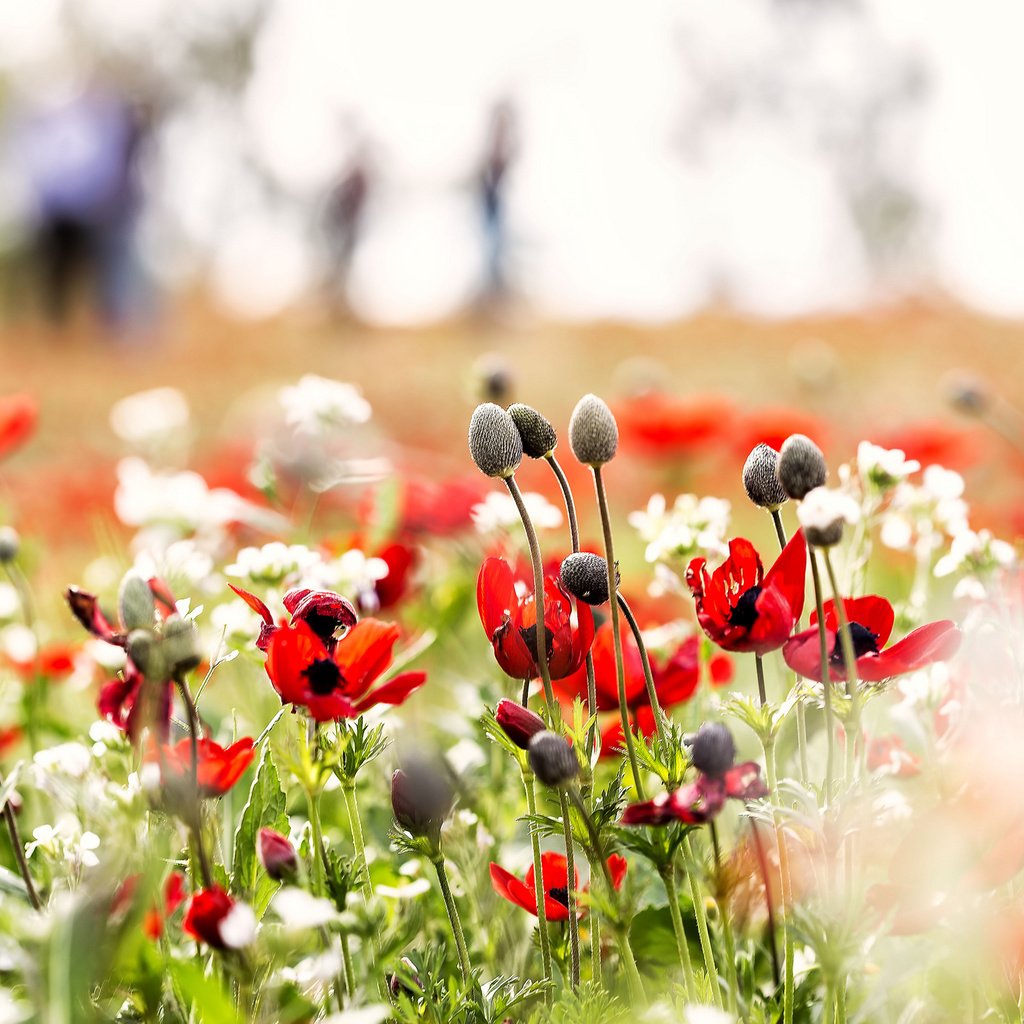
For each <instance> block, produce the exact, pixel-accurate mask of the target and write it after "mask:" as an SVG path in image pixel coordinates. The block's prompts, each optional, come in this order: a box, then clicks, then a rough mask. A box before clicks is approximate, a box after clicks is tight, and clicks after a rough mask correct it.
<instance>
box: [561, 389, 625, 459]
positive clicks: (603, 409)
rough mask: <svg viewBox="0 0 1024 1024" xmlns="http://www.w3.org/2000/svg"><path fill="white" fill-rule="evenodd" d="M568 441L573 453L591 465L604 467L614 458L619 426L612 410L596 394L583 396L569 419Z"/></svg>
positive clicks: (617, 444)
mask: <svg viewBox="0 0 1024 1024" xmlns="http://www.w3.org/2000/svg"><path fill="white" fill-rule="evenodd" d="M569 444H570V446H571V447H572V451H573V454H574V455H575V456H576V458H577V459H579V461H580V462H582V463H584V464H585V465H588V466H594V467H597V466H603V465H604V464H605V463H606V462H610V461H611V460H612V459H613V458H615V452H616V451H617V450H618V447H619V428H618V426H617V425H616V423H615V417H614V416H613V415H612V411H611V409H609V408H608V406H607V405H606V404H605V403H604V402H603V401H602V400H601V399H600V398H598V397H597V395H584V396H583V397H582V398H581V399H580V400H579V401H578V402H577V403H576V408H575V409H573V411H572V417H571V418H570V420H569Z"/></svg>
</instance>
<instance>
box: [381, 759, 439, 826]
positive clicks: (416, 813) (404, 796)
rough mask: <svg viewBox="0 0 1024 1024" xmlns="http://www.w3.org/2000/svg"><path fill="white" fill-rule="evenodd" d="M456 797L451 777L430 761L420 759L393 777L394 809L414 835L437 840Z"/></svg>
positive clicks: (392, 794)
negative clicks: (443, 773)
mask: <svg viewBox="0 0 1024 1024" xmlns="http://www.w3.org/2000/svg"><path fill="white" fill-rule="evenodd" d="M453 800H454V794H453V793H452V788H451V785H450V784H449V782H448V780H447V779H446V778H445V777H444V775H442V774H441V772H440V771H438V769H437V768H436V767H434V765H432V764H431V763H430V762H429V761H426V760H422V759H417V760H416V761H415V762H412V763H408V764H407V765H406V770H403V769H401V768H399V769H397V770H396V771H395V773H394V775H392V776H391V809H392V810H393V811H394V814H395V821H397V822H398V824H399V825H401V827H402V828H404V829H405V831H406V832H408V833H410V835H414V836H421V837H427V838H433V839H434V840H435V842H436V840H437V836H438V833H439V832H440V831H441V825H442V823H443V822H444V819H445V818H447V817H448V813H449V811H451V809H452V802H453Z"/></svg>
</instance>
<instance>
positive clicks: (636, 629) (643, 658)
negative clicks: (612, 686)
mask: <svg viewBox="0 0 1024 1024" xmlns="http://www.w3.org/2000/svg"><path fill="white" fill-rule="evenodd" d="M617 596H618V598H619V607H620V608H621V609H622V614H623V615H624V616H625V617H626V622H628V623H629V628H630V629H631V630H632V631H633V639H634V640H635V641H636V646H637V649H638V650H639V651H640V663H641V664H642V665H643V667H644V682H645V683H646V685H647V700H648V702H649V703H650V705H651V710H652V711H653V712H654V724H655V725H656V726H657V729H658V739H659V740H661V741H662V742H664V741H665V740H666V739H667V737H668V719H667V718H666V717H665V712H664V710H663V709H662V706H661V701H659V700H658V691H657V689H656V687H655V685H654V674H653V673H652V672H651V659H650V658H649V657H648V656H647V645H646V644H645V643H644V638H643V634H642V633H641V632H640V626H639V624H638V623H637V621H636V616H635V615H634V614H633V609H632V608H630V607H629V604H628V602H627V601H626V599H625V598H624V597H623V596H622V595H621V594H619V595H617Z"/></svg>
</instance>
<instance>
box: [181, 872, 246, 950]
mask: <svg viewBox="0 0 1024 1024" xmlns="http://www.w3.org/2000/svg"><path fill="white" fill-rule="evenodd" d="M182 927H183V928H184V930H185V933H186V934H187V935H191V936H192V938H194V939H195V940H196V941H197V942H205V943H206V944H207V945H208V946H212V947H213V948H214V949H240V948H241V947H242V946H247V945H248V944H249V943H250V942H251V941H252V939H253V937H254V936H255V934H256V917H255V915H254V914H253V912H252V908H251V907H249V906H248V905H247V904H245V903H239V902H236V901H235V900H233V899H232V898H231V897H230V896H229V895H228V894H227V893H226V892H225V891H224V890H223V889H221V888H220V886H216V885H215V886H212V887H211V888H209V889H203V890H202V892H197V893H196V894H195V896H193V897H192V902H191V903H189V905H188V911H187V912H186V914H185V920H184V921H183V922H182Z"/></svg>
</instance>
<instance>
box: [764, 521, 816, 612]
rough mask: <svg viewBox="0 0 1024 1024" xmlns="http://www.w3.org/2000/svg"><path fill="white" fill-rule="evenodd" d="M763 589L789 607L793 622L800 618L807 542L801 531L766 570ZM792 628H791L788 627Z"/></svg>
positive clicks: (804, 586)
mask: <svg viewBox="0 0 1024 1024" xmlns="http://www.w3.org/2000/svg"><path fill="white" fill-rule="evenodd" d="M763 587H764V589H765V590H771V591H774V592H776V593H777V594H779V595H780V596H781V597H782V598H783V599H784V600H785V602H786V604H788V605H789V608H790V610H791V611H792V613H793V621H794V622H795V621H796V620H797V619H799V618H800V616H801V614H802V613H803V610H804V594H805V592H806V590H807V542H806V541H805V540H804V535H803V531H802V530H797V532H796V533H794V534H793V536H792V537H790V538H789V542H788V543H787V544H786V546H785V547H784V548H783V549H782V553H781V554H780V555H779V557H778V558H776V559H775V564H774V565H773V566H772V567H771V568H770V569H769V570H768V573H767V574H766V576H765V578H764V583H763ZM790 628H792V627H790Z"/></svg>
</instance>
